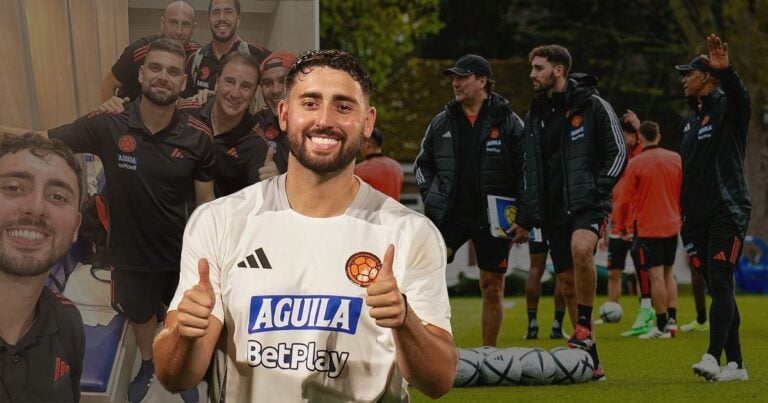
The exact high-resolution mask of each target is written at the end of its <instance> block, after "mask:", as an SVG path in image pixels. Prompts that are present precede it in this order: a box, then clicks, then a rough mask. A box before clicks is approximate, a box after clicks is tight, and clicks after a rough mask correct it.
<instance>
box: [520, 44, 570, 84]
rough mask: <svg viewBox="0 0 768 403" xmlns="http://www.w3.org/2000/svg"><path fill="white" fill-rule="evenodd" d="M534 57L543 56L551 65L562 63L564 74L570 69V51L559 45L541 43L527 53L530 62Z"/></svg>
mask: <svg viewBox="0 0 768 403" xmlns="http://www.w3.org/2000/svg"><path fill="white" fill-rule="evenodd" d="M534 57H543V58H545V59H547V60H548V61H549V62H550V63H552V64H553V65H558V64H559V65H562V66H563V67H565V75H566V76H567V75H568V73H569V72H570V71H571V52H569V51H568V49H566V48H565V47H564V46H560V45H554V44H553V45H541V46H537V47H535V48H533V50H531V53H529V54H528V62H529V63H530V62H532V61H533V58H534Z"/></svg>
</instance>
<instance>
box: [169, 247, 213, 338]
mask: <svg viewBox="0 0 768 403" xmlns="http://www.w3.org/2000/svg"><path fill="white" fill-rule="evenodd" d="M197 271H198V273H199V274H200V280H199V281H198V283H197V285H195V286H194V287H192V288H191V289H189V290H187V291H185V292H184V297H183V298H182V300H181V303H179V306H178V324H177V328H178V331H179V334H180V335H181V336H182V337H185V338H188V339H197V338H200V337H203V336H205V334H206V331H207V330H208V326H209V325H210V322H211V312H212V311H213V306H214V303H215V301H216V295H215V294H214V292H213V286H211V280H210V277H209V274H208V261H207V260H205V259H200V260H199V261H198V262H197Z"/></svg>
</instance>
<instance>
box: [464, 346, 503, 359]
mask: <svg viewBox="0 0 768 403" xmlns="http://www.w3.org/2000/svg"><path fill="white" fill-rule="evenodd" d="M470 350H472V351H474V352H476V353H479V354H481V355H482V356H483V357H487V356H488V355H489V354H491V353H495V352H496V351H498V350H499V349H498V348H496V347H493V346H482V347H472V348H470Z"/></svg>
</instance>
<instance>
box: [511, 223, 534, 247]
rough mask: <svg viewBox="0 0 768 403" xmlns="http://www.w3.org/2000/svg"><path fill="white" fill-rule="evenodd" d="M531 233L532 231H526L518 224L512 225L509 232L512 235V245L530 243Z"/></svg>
mask: <svg viewBox="0 0 768 403" xmlns="http://www.w3.org/2000/svg"><path fill="white" fill-rule="evenodd" d="M529 232H530V231H528V230H526V229H525V228H523V227H521V226H519V225H517V224H512V227H510V228H509V230H508V231H507V233H508V234H510V235H512V243H525V242H528V235H529V234H528V233H529Z"/></svg>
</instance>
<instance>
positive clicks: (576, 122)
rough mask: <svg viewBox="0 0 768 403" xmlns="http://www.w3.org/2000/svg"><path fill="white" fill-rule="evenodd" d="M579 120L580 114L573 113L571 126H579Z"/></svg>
mask: <svg viewBox="0 0 768 403" xmlns="http://www.w3.org/2000/svg"><path fill="white" fill-rule="evenodd" d="M581 121H582V119H581V115H574V116H573V117H572V118H571V126H573V127H579V126H581Z"/></svg>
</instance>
